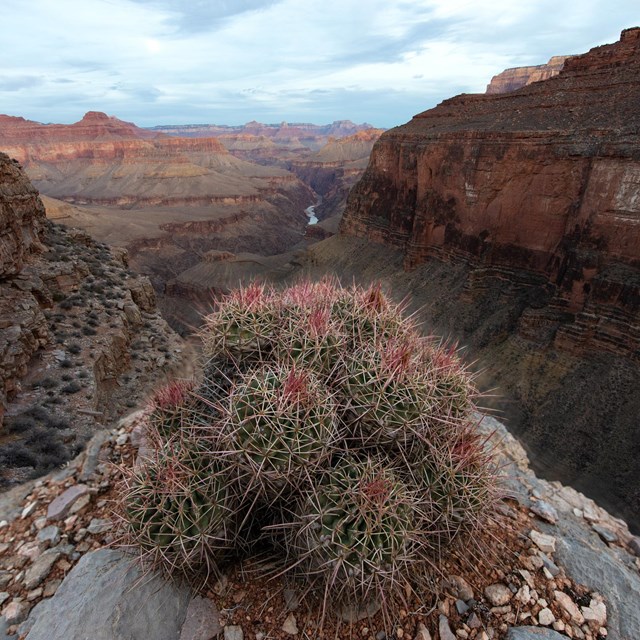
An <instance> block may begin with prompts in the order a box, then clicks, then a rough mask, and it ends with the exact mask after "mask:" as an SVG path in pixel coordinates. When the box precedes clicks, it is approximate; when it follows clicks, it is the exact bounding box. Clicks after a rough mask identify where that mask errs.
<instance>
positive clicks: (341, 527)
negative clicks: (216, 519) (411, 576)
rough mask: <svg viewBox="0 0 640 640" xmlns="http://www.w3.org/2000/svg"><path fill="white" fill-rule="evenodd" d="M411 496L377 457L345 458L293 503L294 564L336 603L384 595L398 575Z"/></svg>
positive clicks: (410, 531) (405, 555)
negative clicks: (295, 524) (296, 519)
mask: <svg viewBox="0 0 640 640" xmlns="http://www.w3.org/2000/svg"><path fill="white" fill-rule="evenodd" d="M414 503H415V497H414V496H413V494H412V492H411V491H410V490H409V488H408V487H407V486H406V485H405V483H404V482H403V481H402V480H401V479H400V478H399V477H398V475H397V474H396V473H395V472H394V470H393V469H391V468H389V466H388V464H386V463H385V462H384V461H382V460H379V459H376V458H372V457H363V458H361V459H358V458H356V457H353V456H350V455H348V456H345V457H343V458H341V459H340V460H339V462H338V463H337V464H336V465H335V466H333V467H331V468H329V469H328V470H326V471H325V473H324V474H323V476H322V477H321V480H320V482H319V483H318V486H317V487H315V488H309V489H308V490H307V491H306V493H305V494H304V495H303V496H302V498H301V499H300V501H299V503H298V508H297V511H296V515H297V517H298V527H297V529H293V532H292V533H290V534H289V535H290V539H289V540H288V546H289V547H290V549H293V550H294V558H295V563H296V569H297V571H298V572H302V573H303V574H304V575H305V577H306V578H311V579H312V580H315V581H317V582H319V584H320V586H321V587H322V589H323V590H324V592H325V594H330V595H331V599H332V600H334V601H339V602H349V603H355V604H358V603H361V602H363V601H366V600H367V599H368V598H371V597H372V596H373V597H388V596H390V595H392V592H393V591H394V590H395V589H397V588H398V586H399V584H400V583H399V581H398V578H399V576H403V577H406V573H407V569H408V563H409V562H410V561H411V558H412V553H411V551H412V546H413V539H414V537H415V523H414V515H415V509H414Z"/></svg>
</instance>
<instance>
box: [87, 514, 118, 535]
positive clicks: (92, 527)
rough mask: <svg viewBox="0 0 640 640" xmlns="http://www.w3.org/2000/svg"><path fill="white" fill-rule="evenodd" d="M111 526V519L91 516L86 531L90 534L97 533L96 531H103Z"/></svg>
mask: <svg viewBox="0 0 640 640" xmlns="http://www.w3.org/2000/svg"><path fill="white" fill-rule="evenodd" d="M112 528H113V523H112V522H111V520H106V519H101V518H93V519H92V520H91V522H90V523H89V526H88V527H87V531H88V532H89V533H91V534H92V535H97V534H98V533H105V532H106V531H109V530H111V529H112Z"/></svg>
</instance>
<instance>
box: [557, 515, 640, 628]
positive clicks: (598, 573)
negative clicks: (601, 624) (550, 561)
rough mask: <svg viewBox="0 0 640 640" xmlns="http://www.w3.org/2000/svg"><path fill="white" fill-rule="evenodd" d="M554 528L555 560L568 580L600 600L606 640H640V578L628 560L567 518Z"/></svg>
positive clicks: (593, 534)
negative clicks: (605, 617) (556, 533)
mask: <svg viewBox="0 0 640 640" xmlns="http://www.w3.org/2000/svg"><path fill="white" fill-rule="evenodd" d="M558 525H559V527H561V530H562V535H561V536H558V550H557V552H556V560H557V561H558V563H559V564H560V565H562V566H563V567H564V568H565V571H566V572H567V575H568V576H569V577H570V578H572V579H573V580H575V581H576V582H579V583H580V584H583V585H585V586H587V587H589V588H591V589H594V590H595V591H598V592H599V593H601V594H602V595H603V596H604V598H605V603H606V606H607V613H608V621H607V630H608V631H609V638H611V639H613V638H620V639H621V640H622V639H624V640H627V639H631V638H634V639H635V638H640V607H639V606H638V603H639V602H640V575H638V572H637V570H636V569H635V568H634V567H633V566H632V565H631V564H630V562H629V559H628V557H626V556H625V554H623V553H622V552H620V551H619V550H617V549H615V548H612V547H609V546H608V545H606V544H605V543H604V542H602V540H600V538H599V537H598V536H597V535H596V534H595V533H594V532H592V531H589V530H588V529H586V527H580V526H577V525H576V524H575V523H573V522H572V521H571V520H570V519H569V518H567V519H564V520H559V521H558Z"/></svg>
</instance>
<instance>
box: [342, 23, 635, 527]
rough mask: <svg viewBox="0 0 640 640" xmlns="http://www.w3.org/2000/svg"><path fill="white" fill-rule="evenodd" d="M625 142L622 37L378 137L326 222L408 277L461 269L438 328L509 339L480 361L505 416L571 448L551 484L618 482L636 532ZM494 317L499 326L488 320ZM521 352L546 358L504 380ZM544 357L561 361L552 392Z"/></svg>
mask: <svg viewBox="0 0 640 640" xmlns="http://www.w3.org/2000/svg"><path fill="white" fill-rule="evenodd" d="M639 133H640V29H638V28H634V29H628V30H626V31H623V33H622V36H621V39H620V41H619V42H617V43H614V44H611V45H606V46H602V47H597V48H595V49H593V50H591V51H590V52H588V53H586V54H584V55H581V56H576V57H573V58H571V59H570V60H568V61H567V62H566V64H565V66H564V68H563V70H562V71H561V72H560V73H559V74H558V75H557V76H556V77H554V78H550V79H548V80H546V81H545V82H539V83H535V84H532V85H529V86H527V87H524V88H521V89H519V90H517V91H514V92H512V93H508V94H501V95H461V96H458V97H455V98H452V99H450V100H446V101H445V102H443V103H442V104H440V105H438V106H437V107H436V108H434V109H431V110H429V111H426V112H424V113H421V114H419V115H417V116H415V117H414V118H413V120H411V121H410V122H409V123H407V124H406V125H403V126H401V127H397V128H395V129H392V130H390V131H388V132H387V133H385V134H383V135H382V137H381V138H380V140H379V141H378V143H377V144H376V145H375V147H374V149H373V152H372V156H371V161H370V163H369V167H368V168H367V171H366V172H365V174H364V176H363V178H362V180H361V181H360V182H359V183H358V184H357V185H356V187H354V189H353V190H352V192H351V194H350V197H349V201H348V204H347V209H346V211H345V215H344V218H343V222H342V226H341V231H342V233H343V234H347V235H354V236H360V237H364V238H368V239H369V240H373V241H375V242H379V243H385V244H387V245H391V246H393V247H394V248H397V249H399V250H401V251H402V252H403V253H404V266H405V269H408V270H411V269H414V268H415V267H417V266H418V265H423V264H425V265H426V264H431V263H434V264H435V263H439V264H449V265H464V269H465V271H464V274H465V275H464V277H465V278H466V279H465V284H464V291H463V293H462V294H461V296H460V301H461V302H463V303H464V304H461V306H459V307H458V311H459V313H460V314H465V315H464V316H462V315H461V316H460V317H458V319H457V328H456V329H453V331H454V332H456V333H457V334H458V335H459V336H460V337H462V338H463V339H464V340H466V341H468V342H469V343H470V344H474V343H475V344H476V346H477V347H478V348H479V349H484V348H485V347H486V346H487V345H488V344H497V343H498V342H499V341H500V340H505V339H506V338H507V337H509V336H511V338H509V339H510V340H511V342H512V344H511V345H510V346H509V354H511V355H513V354H514V353H515V354H516V355H515V356H514V360H513V362H511V363H510V364H509V365H508V366H507V364H506V361H505V360H504V357H505V348H503V347H501V348H502V349H503V351H502V353H501V354H497V351H496V350H494V351H493V352H492V354H491V355H490V357H489V359H490V360H491V362H492V363H493V364H494V365H495V367H494V371H498V373H497V374H496V376H495V379H494V382H495V381H496V380H497V381H498V382H499V384H500V385H501V388H502V390H503V391H506V392H507V394H509V393H510V394H511V399H512V403H511V405H510V406H509V407H507V409H505V410H506V411H507V414H511V416H512V417H513V419H514V421H515V422H516V423H518V422H519V424H520V426H519V427H517V428H519V429H521V430H523V431H524V432H525V434H524V437H525V441H527V442H528V444H529V445H530V446H532V447H538V452H537V453H539V455H540V456H541V457H542V458H545V456H546V458H547V462H549V459H551V458H553V457H554V456H555V457H556V461H555V463H557V459H558V456H560V457H562V456H565V452H567V451H569V450H572V453H571V455H568V454H567V455H566V456H565V457H564V458H562V459H563V463H564V465H565V468H564V472H565V479H566V475H567V473H568V474H569V475H571V474H574V475H575V474H579V473H585V474H587V475H588V473H591V474H592V478H591V481H592V482H591V483H592V485H593V484H594V483H596V484H597V482H600V481H602V480H603V479H604V478H606V477H607V474H609V476H608V478H607V479H606V480H604V482H606V483H608V484H609V485H610V484H611V478H613V477H614V476H615V475H617V476H618V485H619V489H620V491H619V497H621V501H620V504H623V511H624V503H625V501H626V504H627V506H629V505H631V507H629V508H630V509H631V511H630V513H631V514H633V513H634V510H635V514H636V524H638V522H637V513H638V508H640V488H639V487H638V485H637V480H633V477H634V474H635V478H636V479H637V477H638V475H637V473H640V465H639V464H638V462H637V461H636V462H633V461H632V460H631V459H630V457H629V456H632V454H630V453H629V452H631V451H637V450H640V449H638V447H640V441H639V435H638V431H637V412H636V413H635V417H634V411H636V410H637V409H638V408H639V407H638V405H639V402H640V399H639V398H638V394H637V388H638V387H637V386H636V387H635V389H634V385H635V384H636V383H637V381H638V379H639V377H640V366H639V363H640V138H639V135H638V134H639ZM456 268H458V267H456ZM461 273H462V272H461ZM496 283H498V284H496ZM490 289H491V290H492V291H494V293H495V292H496V291H498V293H495V296H493V298H490V297H489V296H488V294H487V292H488V291H489V290H490ZM534 291H535V292H536V293H535V294H534V293H532V292H534ZM492 295H493V294H492ZM428 304H429V303H428ZM465 304H466V306H465ZM507 308H509V314H508V315H509V318H508V319H504V321H501V322H500V323H496V324H491V323H490V322H489V321H488V320H487V319H488V318H489V317H490V316H491V314H496V313H498V312H499V311H500V309H502V310H506V309H507ZM506 315H507V313H506V311H505V316H506ZM491 322H493V320H491ZM445 324H446V325H447V326H449V327H453V326H455V325H456V319H455V318H448V319H447V322H446V323H445ZM514 341H517V345H515V342H514ZM514 345H515V346H514ZM516 352H517V353H516ZM532 353H540V354H543V353H544V354H546V355H545V356H544V358H546V362H544V363H543V361H539V363H538V364H539V367H538V368H537V369H532V368H530V369H528V370H527V371H526V376H525V375H523V377H522V378H521V379H518V376H517V373H516V372H515V370H514V369H511V370H508V369H509V367H510V366H511V365H513V366H514V367H517V366H519V365H520V363H521V362H523V361H525V360H526V359H527V358H529V360H528V362H531V354H532ZM496 354H497V355H496ZM500 358H502V360H501V359H500ZM607 358H609V360H607V363H608V364H606V365H605V364H603V363H604V361H605V360H606V359H607ZM614 360H615V362H614ZM551 362H557V363H561V364H562V367H564V373H560V369H558V371H556V372H555V374H554V375H556V374H557V375H556V383H557V388H555V389H550V383H549V379H550V378H549V375H550V373H549V371H548V367H549V366H550V363H551ZM496 363H497V364H496ZM514 363H515V364H514ZM596 365H597V366H596ZM545 367H546V369H545ZM578 370H580V374H578V373H577V372H578ZM623 370H624V371H625V374H624V375H622V374H621V371H623ZM614 371H616V372H617V373H615V375H614V373H613V372H614ZM545 375H546V376H547V378H545V377H544V376H545ZM563 375H564V376H567V380H565V381H564V382H563V380H562V376H563ZM571 376H573V377H571ZM596 377H599V379H598V380H596ZM569 378H571V380H572V382H569V381H568V380H569ZM605 379H606V380H607V382H606V384H605V382H604V381H605ZM616 380H617V382H616ZM632 380H635V381H636V382H633V383H632V382H631V381H632ZM565 382H566V385H567V386H566V388H564V389H561V387H562V385H563V384H565ZM571 385H573V386H571ZM605 387H606V388H607V389H608V392H607V393H604V391H603V390H604V388H605ZM554 394H555V395H554ZM596 397H597V398H598V401H597V402H595V400H594V398H596ZM560 398H563V400H562V401H560ZM513 400H515V402H513ZM594 403H595V404H594ZM616 403H618V404H616ZM630 405H633V406H634V407H635V409H634V411H632V412H631V413H628V412H627V409H628V408H629V406H630ZM551 407H553V411H551ZM625 407H626V408H625ZM523 414H526V415H524V417H523ZM558 416H563V417H562V419H561V420H559V419H558ZM571 424H573V427H571ZM578 424H579V425H580V426H579V427H578V426H576V425H578ZM605 425H608V426H607V428H605ZM555 427H558V430H557V431H556V430H555ZM570 427H571V428H575V431H576V439H575V442H573V443H572V442H571V437H570V436H569V435H568V434H569V433H570V432H571V429H570ZM612 436H615V438H613V437H612ZM612 440H614V441H615V445H613V444H612ZM568 443H569V444H568ZM605 443H608V444H605ZM554 447H557V449H556V450H555V451H550V449H553V448H554ZM614 448H615V450H616V451H617V453H616V454H614V453H613V449H614ZM596 450H597V451H598V452H600V453H601V455H602V457H601V458H600V459H596V458H597V457H598V456H597V454H596V453H595V451H596ZM625 451H626V452H627V453H625ZM632 457H633V456H632ZM587 458H589V459H588V460H587ZM607 458H610V459H608V460H607ZM636 458H637V455H636ZM634 459H635V458H634ZM555 463H554V461H553V460H552V461H551V462H550V463H549V464H551V465H553V464H555ZM589 465H591V467H590V468H591V471H589V469H586V466H589ZM605 468H607V469H608V471H607V472H605V471H603V470H604V469H605ZM585 469H586V470H585ZM632 469H634V470H635V471H633V473H632ZM620 474H623V475H624V474H626V475H625V477H624V478H621V477H620ZM594 478H599V480H597V481H596V480H594ZM621 487H626V488H625V489H622V488H621ZM585 488H587V489H588V487H585ZM625 492H626V493H625ZM618 506H619V505H618ZM626 515H627V516H628V515H629V514H628V513H627V514H626Z"/></svg>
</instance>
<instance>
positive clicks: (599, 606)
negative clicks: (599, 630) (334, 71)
mask: <svg viewBox="0 0 640 640" xmlns="http://www.w3.org/2000/svg"><path fill="white" fill-rule="evenodd" d="M581 609H582V615H583V616H584V619H585V620H587V621H591V620H593V621H594V622H596V623H597V624H598V626H599V627H604V625H605V624H606V623H607V606H606V605H605V603H604V602H601V601H598V600H596V599H594V598H591V602H589V606H588V607H581Z"/></svg>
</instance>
